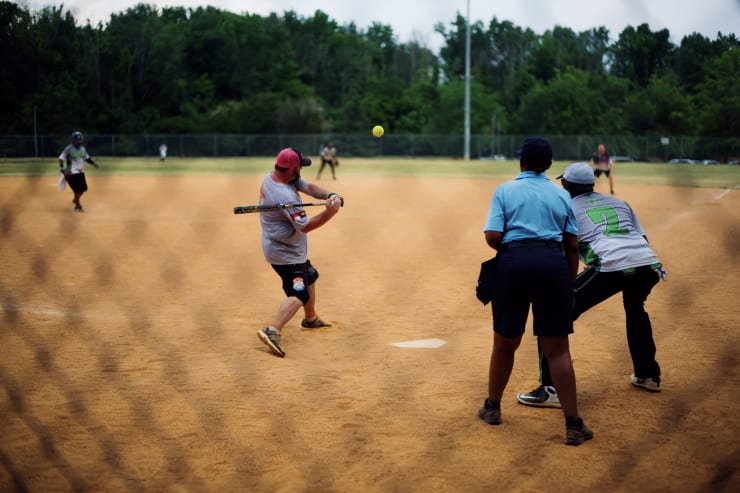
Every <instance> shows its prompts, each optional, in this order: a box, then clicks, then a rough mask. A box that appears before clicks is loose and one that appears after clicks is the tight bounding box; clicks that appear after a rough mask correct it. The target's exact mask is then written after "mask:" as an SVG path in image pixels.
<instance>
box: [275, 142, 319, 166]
mask: <svg viewBox="0 0 740 493" xmlns="http://www.w3.org/2000/svg"><path fill="white" fill-rule="evenodd" d="M275 166H280V167H281V168H302V167H304V166H311V160H310V159H309V158H307V157H305V156H304V155H303V154H301V152H300V151H299V150H297V149H293V148H292V147H286V148H285V149H283V150H282V151H280V153H279V154H278V155H277V161H275Z"/></svg>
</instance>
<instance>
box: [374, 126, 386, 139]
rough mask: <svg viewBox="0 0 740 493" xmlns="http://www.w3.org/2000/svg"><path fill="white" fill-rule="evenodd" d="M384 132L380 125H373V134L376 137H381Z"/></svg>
mask: <svg viewBox="0 0 740 493" xmlns="http://www.w3.org/2000/svg"><path fill="white" fill-rule="evenodd" d="M384 133H385V130H383V127H381V126H380V125H375V126H374V127H373V135H374V136H375V137H377V138H381V137H382V136H383V134H384Z"/></svg>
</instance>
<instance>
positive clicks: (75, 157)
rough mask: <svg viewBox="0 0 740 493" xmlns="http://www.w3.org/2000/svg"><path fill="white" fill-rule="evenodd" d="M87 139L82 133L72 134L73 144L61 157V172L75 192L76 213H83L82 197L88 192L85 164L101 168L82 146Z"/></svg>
mask: <svg viewBox="0 0 740 493" xmlns="http://www.w3.org/2000/svg"><path fill="white" fill-rule="evenodd" d="M84 141H85V138H84V137H83V136H82V132H74V133H72V143H71V144H69V145H68V146H67V147H65V148H64V150H63V151H62V153H61V154H60V155H59V171H61V172H62V173H63V174H64V178H65V180H66V181H67V183H69V187H70V188H71V189H72V191H73V192H74V194H75V195H74V199H72V202H73V203H74V205H75V211H76V212H83V209H82V204H80V197H82V194H83V193H85V192H86V191H87V180H85V162H88V163H90V164H92V165H93V166H95V167H96V168H99V167H100V166H98V164H97V163H96V162H95V161H94V160H93V158H91V157H90V155H89V154H88V153H87V150H86V149H85V146H84V145H82V144H83V142H84Z"/></svg>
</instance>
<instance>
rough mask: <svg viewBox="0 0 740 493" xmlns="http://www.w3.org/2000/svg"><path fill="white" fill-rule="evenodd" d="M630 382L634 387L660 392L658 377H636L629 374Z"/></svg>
mask: <svg viewBox="0 0 740 493" xmlns="http://www.w3.org/2000/svg"><path fill="white" fill-rule="evenodd" d="M630 383H632V385H634V386H635V387H640V388H641V389H645V390H648V391H650V392H660V391H661V389H662V387H661V386H660V377H649V378H637V377H636V376H635V375H634V374H632V375H630Z"/></svg>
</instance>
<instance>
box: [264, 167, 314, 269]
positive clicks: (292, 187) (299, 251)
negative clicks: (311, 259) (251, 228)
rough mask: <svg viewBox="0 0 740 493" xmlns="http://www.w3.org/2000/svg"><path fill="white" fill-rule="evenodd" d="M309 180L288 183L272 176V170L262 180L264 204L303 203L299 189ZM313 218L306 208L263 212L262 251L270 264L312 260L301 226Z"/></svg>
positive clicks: (297, 262)
mask: <svg viewBox="0 0 740 493" xmlns="http://www.w3.org/2000/svg"><path fill="white" fill-rule="evenodd" d="M305 186H306V181H305V180H303V178H299V179H298V181H296V182H293V183H290V184H284V183H278V182H276V181H275V180H273V179H272V173H269V174H268V175H267V176H266V177H265V179H264V180H263V181H262V187H261V188H260V201H259V203H260V204H265V205H274V204H295V203H300V202H301V197H300V195H298V191H300V190H302V189H303V188H304V187H305ZM310 220H311V218H310V217H308V215H307V214H306V211H304V210H303V208H302V207H294V208H289V209H281V210H277V211H268V212H263V213H261V214H260V224H261V225H262V252H263V253H264V254H265V260H267V261H268V262H269V263H270V264H275V265H286V264H301V263H303V262H305V261H306V260H307V259H308V241H307V238H306V233H304V232H302V231H301V228H303V227H304V226H306V224H308V222H309V221H310Z"/></svg>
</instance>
